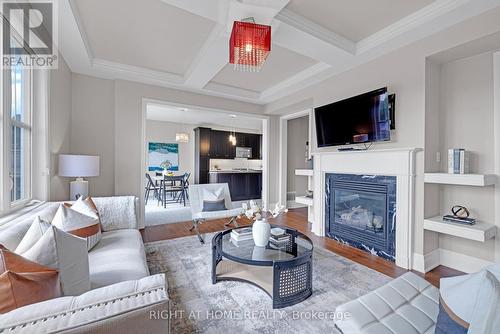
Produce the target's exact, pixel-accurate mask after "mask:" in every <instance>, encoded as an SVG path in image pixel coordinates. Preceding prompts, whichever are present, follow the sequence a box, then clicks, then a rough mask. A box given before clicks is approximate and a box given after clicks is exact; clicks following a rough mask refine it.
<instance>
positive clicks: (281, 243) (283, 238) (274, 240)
mask: <svg viewBox="0 0 500 334" xmlns="http://www.w3.org/2000/svg"><path fill="white" fill-rule="evenodd" d="M289 240H290V236H289V235H288V234H286V233H285V230H284V229H282V228H273V229H271V235H270V236H269V244H270V245H271V246H274V247H276V248H281V247H285V246H286V245H287V244H288V241H289Z"/></svg>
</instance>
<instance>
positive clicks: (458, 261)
mask: <svg viewBox="0 0 500 334" xmlns="http://www.w3.org/2000/svg"><path fill="white" fill-rule="evenodd" d="M439 258H440V260H439V262H440V264H441V265H443V266H446V267H450V268H453V269H456V270H460V271H463V272H465V273H473V272H476V271H479V270H481V269H483V268H484V267H486V266H489V265H491V264H493V262H490V261H486V260H483V259H479V258H477V257H473V256H469V255H465V254H461V253H457V252H453V251H450V250H447V249H440V250H439Z"/></svg>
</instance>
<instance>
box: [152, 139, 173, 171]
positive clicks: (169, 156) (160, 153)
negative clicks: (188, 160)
mask: <svg viewBox="0 0 500 334" xmlns="http://www.w3.org/2000/svg"><path fill="white" fill-rule="evenodd" d="M148 165H149V166H148V170H149V171H150V172H151V171H163V170H165V169H167V170H169V171H178V170H179V144H177V143H148Z"/></svg>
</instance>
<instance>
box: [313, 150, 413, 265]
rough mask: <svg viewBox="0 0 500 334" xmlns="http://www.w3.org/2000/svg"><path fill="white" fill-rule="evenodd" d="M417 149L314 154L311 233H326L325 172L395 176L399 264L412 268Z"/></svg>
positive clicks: (397, 259) (397, 258)
mask: <svg viewBox="0 0 500 334" xmlns="http://www.w3.org/2000/svg"><path fill="white" fill-rule="evenodd" d="M419 151H421V149H418V148H395V149H385V150H368V151H344V152H317V153H313V156H314V208H315V210H314V222H313V224H312V232H313V233H315V234H317V235H319V236H324V235H325V174H326V173H344V174H367V175H391V176H396V178H397V182H396V187H397V188H396V265H397V266H399V267H402V268H405V269H411V267H412V265H411V264H412V254H413V245H412V233H413V227H414V221H415V214H414V210H415V195H414V192H415V174H416V166H415V155H416V153H417V152H419Z"/></svg>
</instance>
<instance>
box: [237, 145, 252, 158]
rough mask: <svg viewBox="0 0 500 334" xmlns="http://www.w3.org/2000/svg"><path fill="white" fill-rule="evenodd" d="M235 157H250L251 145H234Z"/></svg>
mask: <svg viewBox="0 0 500 334" xmlns="http://www.w3.org/2000/svg"><path fill="white" fill-rule="evenodd" d="M236 158H247V159H251V158H252V148H251V147H236Z"/></svg>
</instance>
